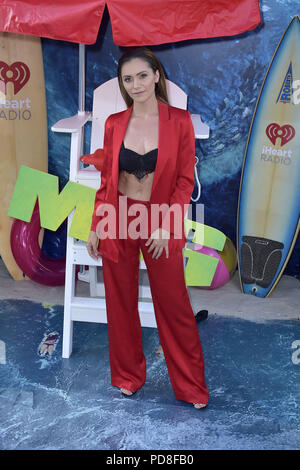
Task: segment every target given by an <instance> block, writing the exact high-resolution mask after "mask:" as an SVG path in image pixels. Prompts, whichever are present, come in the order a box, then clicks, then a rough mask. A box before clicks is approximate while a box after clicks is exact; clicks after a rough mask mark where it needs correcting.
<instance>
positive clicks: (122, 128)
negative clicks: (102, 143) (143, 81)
mask: <svg viewBox="0 0 300 470" xmlns="http://www.w3.org/2000/svg"><path fill="white" fill-rule="evenodd" d="M132 110H133V106H130V108H128V109H126V110H125V111H124V112H123V113H122V114H121V116H120V117H119V119H118V120H117V121H116V123H115V125H114V131H113V162H112V191H113V194H114V195H115V197H116V198H117V191H118V182H119V154H120V149H121V145H122V142H123V140H124V136H125V133H126V130H127V127H128V122H129V119H130V116H131V113H132Z"/></svg>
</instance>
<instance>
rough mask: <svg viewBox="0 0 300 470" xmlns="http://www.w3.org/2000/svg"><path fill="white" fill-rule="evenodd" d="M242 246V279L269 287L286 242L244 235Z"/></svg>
mask: <svg viewBox="0 0 300 470" xmlns="http://www.w3.org/2000/svg"><path fill="white" fill-rule="evenodd" d="M242 242H243V243H242V246H241V265H242V272H241V277H242V281H243V282H244V283H245V284H253V283H255V284H257V285H258V286H260V287H263V288H267V287H269V285H270V284H271V282H272V281H273V279H274V276H275V274H276V271H277V269H278V266H279V264H280V261H281V257H282V249H283V247H284V244H283V243H281V242H277V241H275V240H269V239H267V238H261V237H251V236H247V235H245V236H243V237H242Z"/></svg>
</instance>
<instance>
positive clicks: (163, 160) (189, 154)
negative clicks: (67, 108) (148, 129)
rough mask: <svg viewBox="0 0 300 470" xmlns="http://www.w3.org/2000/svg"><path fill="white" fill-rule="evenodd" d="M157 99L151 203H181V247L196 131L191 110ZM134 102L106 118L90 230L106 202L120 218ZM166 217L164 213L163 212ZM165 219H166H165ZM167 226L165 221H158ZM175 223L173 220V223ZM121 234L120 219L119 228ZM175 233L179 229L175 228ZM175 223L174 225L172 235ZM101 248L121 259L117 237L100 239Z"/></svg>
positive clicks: (100, 250)
mask: <svg viewBox="0 0 300 470" xmlns="http://www.w3.org/2000/svg"><path fill="white" fill-rule="evenodd" d="M157 101H158V112H159V139H158V157H157V163H156V167H155V172H154V178H153V184H152V191H151V196H150V203H151V204H163V203H165V204H168V205H169V206H170V205H171V204H174V203H178V204H180V206H181V208H182V221H181V230H180V234H181V238H180V239H177V240H176V243H177V244H178V247H180V248H181V249H182V248H183V247H184V246H185V243H186V238H185V235H184V215H185V214H184V210H183V209H184V204H189V203H190V200H191V196H192V193H193V190H194V165H195V133H194V127H193V124H192V120H191V116H190V113H189V111H187V110H183V109H180V108H175V107H173V106H169V105H167V104H165V103H163V102H162V101H161V100H157ZM132 109H133V106H131V107H130V108H128V109H127V110H126V111H121V112H119V113H115V114H111V115H110V116H109V117H108V118H107V120H106V122H105V133H104V148H103V150H104V165H103V169H102V172H101V186H100V188H99V189H98V191H97V193H96V198H95V209H94V213H93V219H92V225H91V230H94V231H96V227H97V224H98V222H99V221H100V220H101V218H102V217H103V216H97V215H96V211H97V209H98V208H99V206H100V205H101V204H103V203H110V204H113V205H114V207H115V209H116V216H117V222H118V212H117V211H118V204H117V202H118V201H117V197H118V193H117V190H118V179H119V153H120V148H121V144H122V141H123V139H124V136H125V133H126V129H127V126H128V122H129V119H130V116H131V113H132ZM164 217H165V216H164ZM164 220H165V219H164ZM159 225H160V226H164V225H163V222H162V223H160V224H159ZM173 225H174V224H173ZM116 233H117V234H118V223H117V232H116ZM175 233H176V230H175ZM172 235H174V227H172V226H171V237H172ZM98 249H99V252H100V254H101V255H104V256H106V257H108V258H109V259H111V260H112V261H115V262H117V261H118V243H117V240H114V239H110V238H105V239H103V240H100V242H99V248H98Z"/></svg>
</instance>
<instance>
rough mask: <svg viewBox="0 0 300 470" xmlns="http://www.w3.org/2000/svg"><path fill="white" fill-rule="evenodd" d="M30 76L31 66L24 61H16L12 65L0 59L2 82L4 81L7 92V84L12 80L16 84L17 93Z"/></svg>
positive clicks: (0, 77) (15, 92)
mask: <svg viewBox="0 0 300 470" xmlns="http://www.w3.org/2000/svg"><path fill="white" fill-rule="evenodd" d="M29 78H30V70H29V67H28V66H27V65H26V64H24V62H14V63H13V64H12V65H11V66H9V65H7V64H6V63H5V62H2V61H0V82H2V84H3V83H4V90H5V94H6V85H7V83H9V82H11V83H13V85H14V94H15V95H16V94H17V93H18V92H19V91H20V90H21V89H22V88H23V86H24V85H26V83H27V82H28V80H29Z"/></svg>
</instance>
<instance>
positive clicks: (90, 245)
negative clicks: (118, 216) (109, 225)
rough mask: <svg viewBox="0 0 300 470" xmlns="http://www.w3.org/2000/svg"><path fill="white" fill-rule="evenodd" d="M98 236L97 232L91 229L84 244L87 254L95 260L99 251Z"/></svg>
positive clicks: (98, 255)
mask: <svg viewBox="0 0 300 470" xmlns="http://www.w3.org/2000/svg"><path fill="white" fill-rule="evenodd" d="M98 241H99V239H98V236H97V233H96V232H94V231H93V230H91V232H90V235H89V239H88V241H87V244H86V249H87V251H88V254H89V255H90V256H91V257H92V258H93V259H95V260H98V259H99V257H100V253H99V251H98Z"/></svg>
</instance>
